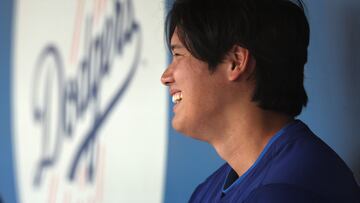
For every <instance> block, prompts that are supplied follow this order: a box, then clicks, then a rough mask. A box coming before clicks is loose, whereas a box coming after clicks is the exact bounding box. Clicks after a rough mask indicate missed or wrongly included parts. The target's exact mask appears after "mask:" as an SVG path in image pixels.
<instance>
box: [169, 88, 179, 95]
mask: <svg viewBox="0 0 360 203" xmlns="http://www.w3.org/2000/svg"><path fill="white" fill-rule="evenodd" d="M178 92H181V91H180V90H178V89H170V94H171V96H173V95H174V94H176V93H178Z"/></svg>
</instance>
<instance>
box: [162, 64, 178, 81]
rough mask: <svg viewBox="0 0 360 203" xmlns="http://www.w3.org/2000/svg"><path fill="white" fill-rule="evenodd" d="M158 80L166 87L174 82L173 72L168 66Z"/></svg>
mask: <svg viewBox="0 0 360 203" xmlns="http://www.w3.org/2000/svg"><path fill="white" fill-rule="evenodd" d="M160 80H161V83H162V84H163V85H166V86H169V85H170V84H171V83H174V81H175V80H174V76H173V71H172V68H171V67H170V66H169V67H167V68H166V70H165V71H164V73H163V74H162V76H161V79H160Z"/></svg>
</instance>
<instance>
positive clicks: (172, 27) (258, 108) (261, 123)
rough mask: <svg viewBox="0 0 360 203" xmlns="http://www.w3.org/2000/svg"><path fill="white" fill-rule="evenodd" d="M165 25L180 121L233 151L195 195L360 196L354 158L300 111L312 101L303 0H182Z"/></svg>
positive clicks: (241, 198) (244, 198)
mask: <svg viewBox="0 0 360 203" xmlns="http://www.w3.org/2000/svg"><path fill="white" fill-rule="evenodd" d="M166 31H167V39H168V44H169V46H170V48H171V52H172V54H173V60H172V62H171V64H170V65H169V67H168V68H167V69H166V70H165V72H164V74H163V75H162V77H161V81H162V83H163V84H164V85H167V86H168V87H169V89H170V93H171V95H172V97H173V102H174V103H175V104H174V109H173V111H174V117H173V119H172V125H173V127H174V128H175V129H176V130H177V131H179V132H181V133H183V134H185V135H188V136H191V137H193V138H195V139H199V140H202V141H205V142H208V143H209V144H211V145H212V146H213V147H214V148H215V150H216V151H217V153H218V154H219V156H220V157H221V158H222V159H224V160H225V161H226V163H225V164H224V165H223V166H221V167H220V168H219V169H218V170H217V171H215V172H214V173H213V174H212V175H211V176H210V177H209V178H207V179H206V180H205V181H204V182H203V183H202V184H200V185H199V186H198V187H197V189H196V190H195V191H194V193H193V195H192V197H191V199H190V202H267V203H268V202H270V203H271V202H360V190H359V186H358V185H357V183H356V182H355V180H354V177H353V174H352V172H351V171H350V170H349V168H348V167H347V166H346V165H345V163H344V162H343V161H342V160H341V158H340V157H339V156H338V155H336V153H335V152H334V151H333V150H332V149H330V148H329V147H328V146H327V145H326V144H325V143H324V142H322V141H321V140H320V139H319V138H318V137H317V136H316V135H314V134H313V133H312V132H311V130H310V129H309V128H308V127H307V126H306V125H305V124H304V123H303V122H302V121H300V120H297V119H295V117H296V116H298V115H299V114H300V113H301V110H302V108H303V107H304V106H305V105H306V103H307V95H306V92H305V89H304V86H303V78H304V76H303V73H304V65H305V63H306V61H307V47H308V45H309V25H308V21H307V19H306V16H305V14H304V10H303V4H302V2H300V1H298V2H294V1H288V0H227V1H220V0H207V1H204V0H176V1H175V3H174V4H173V7H172V9H171V10H170V12H169V14H168V16H167V23H166Z"/></svg>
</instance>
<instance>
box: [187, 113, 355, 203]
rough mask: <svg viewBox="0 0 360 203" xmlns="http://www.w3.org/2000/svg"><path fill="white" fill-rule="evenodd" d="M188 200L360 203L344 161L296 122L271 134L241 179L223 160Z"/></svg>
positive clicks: (350, 173)
mask: <svg viewBox="0 0 360 203" xmlns="http://www.w3.org/2000/svg"><path fill="white" fill-rule="evenodd" d="M190 202H206V203H208V202H244V203H250V202H259V203H260V202H264V203H265V202H266V203H285V202H286V203H288V202H292V203H294V202H349V203H350V202H354V203H355V202H356V203H360V189H359V185H358V184H357V183H356V181H355V179H354V176H353V173H352V172H351V170H350V169H349V168H348V167H347V166H346V164H345V163H344V161H343V160H342V159H341V158H340V157H339V156H338V155H337V154H336V153H335V152H334V151H333V150H332V149H331V148H330V147H329V146H328V145H326V144H325V143H324V142H323V141H322V140H320V139H319V138H318V137H317V136H316V135H314V133H312V132H311V130H310V129H309V128H308V127H307V126H306V125H305V124H304V123H303V122H301V121H299V120H296V121H294V122H293V123H291V124H290V125H288V126H286V127H284V128H283V129H281V130H280V131H279V132H278V133H277V134H276V135H274V136H273V137H272V138H271V140H270V141H269V143H268V144H267V145H266V147H265V148H264V150H263V151H262V153H261V154H260V156H259V158H258V159H257V161H256V162H255V163H254V164H253V166H252V167H251V168H249V169H248V170H247V171H246V172H245V173H244V174H243V175H242V176H241V177H238V176H237V174H236V172H235V171H234V170H233V169H232V168H231V167H230V166H229V165H228V164H224V165H223V166H222V167H220V168H219V169H218V170H217V171H215V173H213V174H212V175H211V176H210V177H208V178H207V179H206V180H205V182H204V183H202V184H200V185H199V186H198V187H197V188H196V190H195V191H194V193H193V194H192V196H191V199H190Z"/></svg>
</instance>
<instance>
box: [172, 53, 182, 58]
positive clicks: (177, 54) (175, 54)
mask: <svg viewBox="0 0 360 203" xmlns="http://www.w3.org/2000/svg"><path fill="white" fill-rule="evenodd" d="M173 56H174V57H175V56H182V54H179V53H173Z"/></svg>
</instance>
